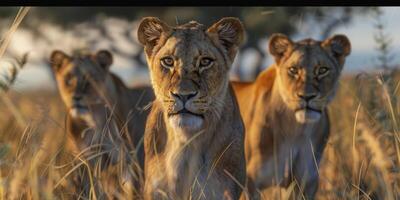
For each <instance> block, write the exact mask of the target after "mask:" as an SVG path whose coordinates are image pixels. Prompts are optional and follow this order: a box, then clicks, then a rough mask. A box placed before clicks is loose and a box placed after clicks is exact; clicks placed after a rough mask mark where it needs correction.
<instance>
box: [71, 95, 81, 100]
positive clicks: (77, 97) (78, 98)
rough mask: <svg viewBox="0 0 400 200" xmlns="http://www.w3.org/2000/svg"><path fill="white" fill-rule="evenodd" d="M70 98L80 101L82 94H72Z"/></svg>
mask: <svg viewBox="0 0 400 200" xmlns="http://www.w3.org/2000/svg"><path fill="white" fill-rule="evenodd" d="M72 99H73V100H74V101H80V100H81V99H82V96H77V95H76V96H73V97H72Z"/></svg>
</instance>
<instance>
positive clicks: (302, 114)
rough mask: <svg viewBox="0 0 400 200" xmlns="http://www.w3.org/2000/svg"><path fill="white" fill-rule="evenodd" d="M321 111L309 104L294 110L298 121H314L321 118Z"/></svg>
mask: <svg viewBox="0 0 400 200" xmlns="http://www.w3.org/2000/svg"><path fill="white" fill-rule="evenodd" d="M321 114H322V111H321V110H318V109H315V108H311V107H309V106H307V107H304V108H300V109H297V110H295V117H296V120H297V122H299V123H302V124H303V123H314V122H317V121H318V120H319V119H320V118H321Z"/></svg>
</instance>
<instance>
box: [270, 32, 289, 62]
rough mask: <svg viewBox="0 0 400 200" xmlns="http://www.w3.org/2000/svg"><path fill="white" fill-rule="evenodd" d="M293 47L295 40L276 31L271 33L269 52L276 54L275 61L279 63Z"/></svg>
mask: <svg viewBox="0 0 400 200" xmlns="http://www.w3.org/2000/svg"><path fill="white" fill-rule="evenodd" d="M292 47H293V42H292V40H290V39H289V38H288V37H287V36H286V35H284V34H281V33H275V34H273V35H271V37H270V39H269V42H268V49H269V53H270V54H271V55H272V56H274V58H275V62H276V63H279V62H280V61H281V59H282V57H283V56H284V55H285V53H286V52H287V51H288V50H290V49H291V48H292Z"/></svg>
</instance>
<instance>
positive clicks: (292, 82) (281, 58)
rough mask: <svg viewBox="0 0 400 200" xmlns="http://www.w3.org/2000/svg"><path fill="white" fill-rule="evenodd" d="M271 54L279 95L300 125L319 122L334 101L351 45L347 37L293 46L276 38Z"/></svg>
mask: <svg viewBox="0 0 400 200" xmlns="http://www.w3.org/2000/svg"><path fill="white" fill-rule="evenodd" d="M269 51H270V53H271V54H272V55H273V56H274V58H275V61H276V70H277V79H278V87H279V93H280V96H281V97H282V99H283V101H284V102H285V104H286V105H287V107H288V108H289V109H291V110H293V111H294V112H295V117H296V120H297V121H298V122H299V123H308V122H316V121H318V120H319V119H320V117H321V113H322V111H323V110H324V109H325V107H326V106H327V104H328V103H329V102H330V101H331V100H332V98H333V97H334V94H335V91H336V88H337V87H336V86H337V83H338V79H339V76H340V73H341V71H342V69H343V65H344V62H345V58H346V56H348V55H349V54H350V51H351V44H350V41H349V39H348V38H347V37H346V36H344V35H335V36H333V37H331V38H328V39H326V40H324V41H316V40H313V39H305V40H301V41H298V42H293V41H292V40H290V39H289V38H288V37H287V36H285V35H283V34H274V35H273V36H272V37H271V39H270V41H269Z"/></svg>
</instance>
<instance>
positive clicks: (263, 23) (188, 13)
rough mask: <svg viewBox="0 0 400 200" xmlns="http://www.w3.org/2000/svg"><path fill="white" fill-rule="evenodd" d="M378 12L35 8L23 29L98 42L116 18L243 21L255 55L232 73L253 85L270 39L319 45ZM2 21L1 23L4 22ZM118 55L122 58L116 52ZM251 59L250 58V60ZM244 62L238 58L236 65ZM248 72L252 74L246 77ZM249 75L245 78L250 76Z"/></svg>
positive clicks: (1, 13)
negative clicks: (92, 31) (79, 29)
mask: <svg viewBox="0 0 400 200" xmlns="http://www.w3.org/2000/svg"><path fill="white" fill-rule="evenodd" d="M374 9H377V8H375V7H33V8H31V10H30V12H29V14H28V16H27V18H26V19H25V20H24V22H23V24H22V27H26V28H28V29H30V30H32V31H33V32H35V33H36V35H35V37H38V38H41V37H46V35H44V34H43V32H46V30H43V28H41V27H40V26H38V24H41V23H52V24H56V25H58V26H61V27H62V28H63V29H65V30H69V29H72V28H73V27H74V26H76V24H80V23H82V22H88V23H90V25H91V26H92V27H95V28H96V29H99V30H101V31H100V32H101V35H100V37H102V38H111V37H110V35H108V34H109V31H107V27H105V26H104V24H103V23H101V21H102V20H104V19H107V18H110V17H115V18H119V19H123V20H127V21H137V20H140V19H141V18H142V17H146V16H156V17H159V18H160V19H162V20H164V21H166V22H167V23H168V24H170V25H176V24H183V23H186V22H188V21H190V20H196V21H199V22H200V23H203V24H205V25H207V26H209V25H211V24H212V23H215V22H216V21H218V20H219V19H220V18H222V17H227V16H233V17H238V18H240V19H241V20H242V21H243V24H244V25H245V27H246V30H247V42H246V43H245V45H244V46H243V47H242V51H241V52H248V53H251V54H252V57H251V59H252V62H251V66H249V67H247V68H248V69H243V68H242V67H235V68H234V70H233V71H232V73H233V74H234V76H235V77H236V78H238V79H242V80H252V79H254V77H255V76H256V75H257V74H258V73H259V72H260V71H261V70H262V69H264V68H265V67H266V66H267V63H268V55H267V52H266V46H267V45H266V41H267V40H266V38H268V36H269V35H270V34H272V33H277V32H280V33H284V34H287V35H289V36H293V35H295V34H296V33H298V31H299V29H301V28H302V27H303V26H304V24H308V26H311V27H310V29H312V31H313V32H314V33H318V34H317V38H315V39H324V38H326V37H328V36H330V35H331V34H332V33H333V32H334V31H335V30H336V29H337V28H339V27H342V26H345V25H348V24H350V23H351V22H352V19H353V18H354V17H355V16H356V15H366V14H368V13H370V12H371V11H373V10H374ZM17 11H18V8H16V7H7V8H4V7H3V8H0V17H1V18H10V17H11V18H12V17H14V16H15V14H16V13H17ZM1 18H0V21H1ZM126 28H127V29H126V33H125V34H126V36H127V38H128V39H129V41H131V42H132V43H136V40H135V39H133V38H132V32H131V28H130V27H126ZM112 51H113V52H114V53H116V54H119V53H122V52H120V51H119V49H118V48H113V49H112ZM246 55H247V54H246ZM129 56H131V58H132V59H134V60H135V61H136V62H137V63H138V66H145V62H144V59H143V52H142V51H137V52H132V54H131V55H129ZM241 59H244V58H243V57H242V56H240V55H239V56H238V57H237V60H239V61H238V63H240V60H241ZM246 70H250V71H248V72H247V71H246ZM246 73H247V74H246Z"/></svg>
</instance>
